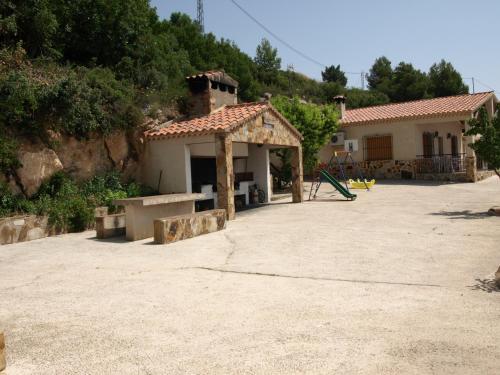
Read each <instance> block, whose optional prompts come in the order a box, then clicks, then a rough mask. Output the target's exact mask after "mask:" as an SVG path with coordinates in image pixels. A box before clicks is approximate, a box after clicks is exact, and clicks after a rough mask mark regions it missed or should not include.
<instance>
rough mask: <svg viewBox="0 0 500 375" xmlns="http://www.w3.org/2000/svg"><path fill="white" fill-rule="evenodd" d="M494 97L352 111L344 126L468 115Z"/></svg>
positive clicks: (475, 96)
mask: <svg viewBox="0 0 500 375" xmlns="http://www.w3.org/2000/svg"><path fill="white" fill-rule="evenodd" d="M493 95H494V94H493V93H492V92H481V93H477V94H466V95H457V96H447V97H443V98H435V99H424V100H416V101H411V102H405V103H395V104H386V105H379V106H374V107H366V108H359V109H351V110H347V111H346V112H345V115H344V118H343V119H342V121H341V122H342V125H344V126H345V125H362V124H372V123H381V122H393V121H398V120H411V119H422V118H427V117H447V116H454V115H462V114H463V115H466V114H469V113H472V112H473V111H475V110H476V109H478V108H479V107H480V106H481V105H482V104H484V102H486V100H487V99H489V98H490V97H492V96H493Z"/></svg>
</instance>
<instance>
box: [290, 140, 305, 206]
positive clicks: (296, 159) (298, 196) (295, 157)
mask: <svg viewBox="0 0 500 375" xmlns="http://www.w3.org/2000/svg"><path fill="white" fill-rule="evenodd" d="M291 151H292V160H291V164H292V201H293V203H302V202H303V201H304V171H303V167H302V146H298V147H293V148H292V149H291Z"/></svg>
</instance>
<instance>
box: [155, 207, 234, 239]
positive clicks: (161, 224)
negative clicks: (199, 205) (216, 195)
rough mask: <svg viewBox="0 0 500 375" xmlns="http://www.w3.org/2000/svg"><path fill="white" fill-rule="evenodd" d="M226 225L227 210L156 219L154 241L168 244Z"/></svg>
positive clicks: (214, 230) (219, 228)
mask: <svg viewBox="0 0 500 375" xmlns="http://www.w3.org/2000/svg"><path fill="white" fill-rule="evenodd" d="M225 227H226V211H225V210H222V209H219V210H210V211H203V212H198V213H195V214H190V215H180V216H171V217H167V218H163V219H156V220H155V221H154V242H155V243H157V244H168V243H172V242H176V241H181V240H185V239H188V238H192V237H195V236H199V235H202V234H207V233H212V232H216V231H219V230H222V229H224V228H225Z"/></svg>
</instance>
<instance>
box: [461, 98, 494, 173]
mask: <svg viewBox="0 0 500 375" xmlns="http://www.w3.org/2000/svg"><path fill="white" fill-rule="evenodd" d="M499 110H500V106H498V107H497V114H496V115H495V116H494V117H493V118H492V119H490V118H489V117H488V112H487V111H486V109H485V108H483V107H482V108H480V109H479V112H478V115H477V117H476V118H474V119H472V120H470V121H469V130H468V131H467V132H466V133H465V135H468V136H479V137H478V138H477V139H476V140H475V142H474V143H472V144H470V145H469V147H471V148H472V149H473V150H474V151H475V152H476V154H477V155H478V156H479V157H480V158H481V159H482V160H484V161H485V162H487V163H488V166H489V167H490V168H493V169H494V170H495V173H496V174H497V176H498V177H500V116H499V115H498V113H499V112H498V111H499Z"/></svg>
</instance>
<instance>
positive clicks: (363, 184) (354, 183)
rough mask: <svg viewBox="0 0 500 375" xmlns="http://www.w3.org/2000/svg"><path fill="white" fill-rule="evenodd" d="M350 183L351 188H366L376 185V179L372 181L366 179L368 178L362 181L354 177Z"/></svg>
mask: <svg viewBox="0 0 500 375" xmlns="http://www.w3.org/2000/svg"><path fill="white" fill-rule="evenodd" d="M349 185H351V189H366V188H368V189H369V188H371V187H372V186H373V185H375V180H371V181H366V179H365V180H364V182H363V181H360V179H359V178H358V179H357V180H356V181H354V180H353V179H350V180H349Z"/></svg>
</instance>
